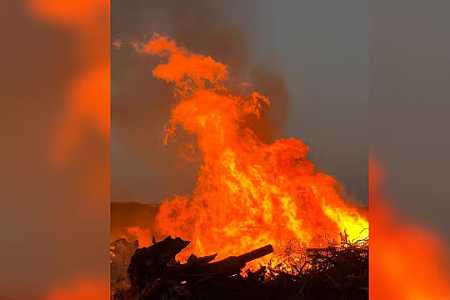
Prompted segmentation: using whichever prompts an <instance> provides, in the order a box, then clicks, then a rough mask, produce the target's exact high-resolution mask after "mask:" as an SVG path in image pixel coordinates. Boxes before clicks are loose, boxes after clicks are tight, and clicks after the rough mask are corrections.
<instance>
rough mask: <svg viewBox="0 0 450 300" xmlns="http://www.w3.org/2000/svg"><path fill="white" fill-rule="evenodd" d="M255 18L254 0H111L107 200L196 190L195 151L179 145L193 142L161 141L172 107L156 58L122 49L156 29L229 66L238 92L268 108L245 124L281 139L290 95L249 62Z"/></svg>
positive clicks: (268, 70)
mask: <svg viewBox="0 0 450 300" xmlns="http://www.w3.org/2000/svg"><path fill="white" fill-rule="evenodd" d="M254 13H255V2H254V1H246V2H242V1H226V2H219V1H182V2H180V1H143V0H137V1H133V2H130V1H119V0H115V1H112V6H111V20H112V40H113V41H115V45H116V47H114V48H113V49H112V69H111V71H112V73H111V80H112V124H113V126H112V147H113V149H112V160H111V161H112V165H111V167H112V171H111V172H112V201H130V200H135V199H144V201H146V202H155V201H161V200H163V199H164V198H167V197H169V196H172V195H173V194H174V193H175V194H186V193H189V192H190V191H191V190H192V188H193V186H194V181H195V177H196V176H195V174H196V172H197V168H198V157H197V156H196V152H195V149H192V148H189V147H186V146H182V145H186V144H188V145H193V144H194V143H193V141H192V140H191V139H192V138H191V137H188V136H183V135H181V136H178V137H177V138H178V139H182V140H183V143H177V142H174V143H171V144H170V145H168V146H164V145H163V143H162V141H163V135H164V127H165V125H166V122H167V120H168V118H169V111H170V108H171V107H172V106H173V104H174V103H173V100H172V94H171V91H170V90H169V88H168V87H167V86H166V85H165V84H164V83H161V82H158V81H156V80H153V79H152V78H151V75H150V73H151V70H152V68H153V66H154V65H155V64H156V63H157V61H156V60H155V59H154V58H148V57H143V56H141V55H139V54H137V53H135V50H134V49H133V47H130V46H127V45H129V43H130V42H143V41H146V40H148V38H149V37H151V35H152V34H153V33H154V32H159V33H161V34H164V35H168V36H170V37H172V38H174V39H175V40H176V41H177V42H178V43H179V44H180V45H183V46H186V47H188V48H189V49H190V50H192V51H193V52H195V53H201V54H206V55H211V56H212V57H215V58H216V59H217V60H218V61H221V62H223V63H225V64H227V65H229V66H230V70H232V72H233V74H232V76H230V77H231V78H235V80H236V82H230V85H232V86H234V88H235V89H236V90H238V91H240V90H241V91H242V92H245V91H247V90H259V91H261V92H262V93H264V94H265V95H266V96H268V97H269V98H270V99H271V101H272V106H271V108H270V110H268V111H267V112H266V113H264V114H263V119H262V121H261V120H256V119H249V120H248V122H249V123H250V124H251V127H252V128H253V129H254V130H255V132H256V133H257V134H258V135H259V136H260V137H261V138H262V139H263V140H264V141H267V142H270V141H272V140H273V139H274V138H275V137H277V136H278V135H279V134H280V131H281V128H282V126H283V121H284V120H285V119H286V112H287V104H288V92H287V89H286V85H285V84H284V78H283V76H282V75H281V73H280V72H279V69H278V68H277V67H276V65H275V66H273V65H270V64H265V63H261V62H260V61H259V62H257V61H256V59H255V58H254V57H255V55H254V53H255V48H254V47H255V46H254V45H253V42H252V41H253V39H252V36H253V35H254V31H255V28H254V25H255V24H253V23H252V22H253V21H254V19H255V18H254V17H252V15H253V14H254ZM238 82H248V86H242V85H238V84H237V83H238ZM180 154H181V155H180ZM186 157H189V158H191V162H187V161H186V160H185V158H186ZM192 161H194V163H192ZM129 197H133V198H132V199H130V198H129Z"/></svg>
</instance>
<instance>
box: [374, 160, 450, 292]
mask: <svg viewBox="0 0 450 300" xmlns="http://www.w3.org/2000/svg"><path fill="white" fill-rule="evenodd" d="M369 166H370V168H369V171H370V173H369V175H370V176H369V195H370V202H371V203H370V205H371V228H372V229H371V235H372V238H371V244H370V259H369V270H370V276H369V292H370V299H372V300H381V299H393V300H428V299H439V300H440V299H442V300H444V299H450V287H449V286H450V285H449V283H450V273H449V269H448V262H447V260H446V252H445V247H444V245H443V244H442V243H441V241H439V239H438V238H437V237H436V236H434V235H433V234H431V233H430V232H427V231H425V230H423V229H422V228H420V227H418V226H415V225H412V224H410V223H409V222H407V221H405V220H404V218H402V217H400V216H399V215H397V214H394V212H393V211H391V210H390V209H389V208H388V207H386V206H385V205H384V203H385V202H386V201H385V198H384V197H383V195H381V194H380V181H381V179H382V178H380V177H381V170H380V167H379V166H378V165H377V164H376V163H375V161H374V160H373V158H372V159H371V160H370V164H369ZM405 278H406V279H407V280H405Z"/></svg>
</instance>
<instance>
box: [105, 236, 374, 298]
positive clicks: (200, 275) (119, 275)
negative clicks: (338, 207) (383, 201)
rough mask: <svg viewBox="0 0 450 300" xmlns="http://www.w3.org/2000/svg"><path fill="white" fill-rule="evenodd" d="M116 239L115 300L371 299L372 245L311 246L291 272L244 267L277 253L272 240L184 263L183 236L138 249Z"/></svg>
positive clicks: (114, 265) (114, 266) (133, 245)
mask: <svg viewBox="0 0 450 300" xmlns="http://www.w3.org/2000/svg"><path fill="white" fill-rule="evenodd" d="M113 244H114V247H113V248H112V256H113V260H112V264H111V285H112V286H111V290H112V292H111V297H112V299H113V300H147V299H174V300H175V299H312V300H316V299H322V300H327V299H330V300H331V299H333V300H334V299H354V300H358V299H368V248H367V244H361V243H360V244H357V245H350V244H342V245H340V246H339V247H328V248H320V249H308V250H307V251H306V252H305V260H304V261H303V263H302V264H301V265H298V266H292V270H295V272H292V271H291V272H290V273H287V272H285V271H283V270H280V269H277V268H276V267H268V266H260V268H259V269H257V270H255V271H250V270H247V271H246V272H245V273H244V272H243V271H242V270H243V269H244V267H245V266H246V264H247V263H248V262H250V261H252V260H255V259H257V258H260V257H263V256H265V255H268V254H271V253H272V252H273V248H272V246H271V245H266V246H264V247H261V248H258V249H255V250H253V251H250V252H248V253H245V254H242V255H240V256H230V257H227V258H225V259H223V260H219V261H215V258H216V255H215V254H214V255H210V256H204V257H196V256H195V255H191V256H190V257H189V259H188V260H187V262H186V263H183V264H182V263H179V262H178V261H176V260H175V256H176V255H177V254H178V253H180V252H181V251H182V250H183V249H184V248H185V247H186V246H188V244H189V242H187V241H184V240H182V239H181V238H171V237H167V238H165V239H164V240H162V241H159V242H157V243H155V244H153V245H152V246H150V247H143V248H139V249H136V250H135V252H134V253H132V250H133V249H135V246H136V244H135V243H130V242H127V241H126V240H118V241H116V242H114V243H113ZM123 262H129V266H128V268H126V269H124V268H123V266H124V264H123Z"/></svg>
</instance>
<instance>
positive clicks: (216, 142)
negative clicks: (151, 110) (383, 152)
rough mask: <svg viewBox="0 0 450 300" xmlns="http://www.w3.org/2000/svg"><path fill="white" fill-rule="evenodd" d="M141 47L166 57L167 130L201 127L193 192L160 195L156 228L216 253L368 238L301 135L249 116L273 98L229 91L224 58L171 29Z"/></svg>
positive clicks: (159, 70) (196, 131) (161, 71)
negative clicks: (257, 125) (180, 39)
mask: <svg viewBox="0 0 450 300" xmlns="http://www.w3.org/2000/svg"><path fill="white" fill-rule="evenodd" d="M140 51H141V52H143V53H147V54H151V55H158V56H161V57H167V58H168V62H167V63H165V64H160V65H158V66H157V67H156V68H155V69H154V70H153V75H154V76H155V77H156V78H159V79H162V80H164V81H166V82H168V83H171V84H174V87H175V95H176V98H177V100H178V102H177V104H176V106H175V107H174V108H173V109H172V112H171V119H170V122H169V126H168V128H167V135H166V137H167V138H170V137H171V136H174V135H175V133H176V129H177V127H178V126H180V127H182V128H183V129H184V130H185V131H186V132H187V133H189V134H193V135H195V136H196V139H197V144H198V148H199V150H200V153H201V155H202V164H201V167H200V170H199V173H198V182H197V186H196V188H195V190H194V191H193V193H192V195H191V196H190V197H184V196H177V197H174V198H173V199H170V200H167V201H165V202H163V203H162V205H161V207H160V211H159V213H158V215H157V217H156V228H157V231H158V233H159V234H161V235H176V236H181V237H183V238H185V239H188V240H191V241H192V243H191V249H189V252H194V253H196V254H197V255H207V254H211V253H215V252H216V251H218V252H219V256H220V257H224V256H228V255H236V254H239V253H243V252H245V251H249V250H251V249H254V248H256V247H259V246H263V245H265V244H269V243H270V244H272V245H273V246H274V248H275V251H276V253H278V254H282V253H283V251H284V250H285V249H286V247H287V246H288V245H292V243H295V244H296V245H300V246H302V247H303V246H327V245H329V243H332V242H339V239H340V237H341V234H343V233H344V234H346V235H347V236H348V239H349V240H356V239H362V238H365V237H367V235H368V226H369V225H368V221H367V219H366V218H365V217H364V216H363V214H362V213H361V212H360V211H359V210H358V209H357V208H355V207H353V206H352V205H350V204H348V203H346V202H345V200H344V198H343V196H342V194H341V192H340V187H339V184H338V183H337V182H336V180H335V179H334V178H333V177H331V176H328V175H326V174H324V173H321V172H318V171H316V170H315V168H314V165H313V164H312V163H311V162H310V161H309V160H308V159H307V154H308V146H307V145H306V144H305V143H303V142H302V141H301V140H299V139H295V138H291V139H282V140H278V141H276V142H274V143H272V144H265V143H263V142H262V141H261V140H260V139H259V138H258V137H257V136H256V135H255V134H254V132H253V131H252V130H251V129H249V128H248V126H246V125H245V124H246V123H245V122H244V120H245V119H246V117H248V116H249V115H254V116H256V117H259V116H260V115H261V111H262V109H263V108H264V107H266V106H269V105H270V102H269V99H268V98H266V97H265V96H263V95H261V94H259V93H258V92H252V93H250V94H249V95H248V96H247V97H241V96H237V95H233V94H232V93H231V91H230V90H229V89H227V87H226V86H225V82H226V80H227V79H228V76H229V72H228V68H227V66H226V65H224V64H222V63H220V62H217V61H215V60H214V59H213V58H211V57H209V56H203V55H198V54H193V53H190V52H189V51H188V50H186V49H184V48H182V47H179V46H177V45H176V43H175V42H174V41H172V40H170V39H168V38H166V37H163V36H159V35H155V36H154V37H153V38H152V39H151V40H150V41H149V42H148V43H147V44H145V45H144V46H143V47H142V48H140ZM186 254H187V252H186ZM181 258H183V255H182V257H181Z"/></svg>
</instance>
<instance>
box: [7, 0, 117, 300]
mask: <svg viewBox="0 0 450 300" xmlns="http://www.w3.org/2000/svg"><path fill="white" fill-rule="evenodd" d="M0 19H1V20H2V26H0V31H1V36H2V46H1V47H0V49H1V50H0V51H1V55H0V65H1V68H0V86H1V88H0V99H1V100H2V101H1V103H2V112H3V114H2V117H1V118H0V119H1V121H0V122H1V126H0V128H1V131H2V134H1V136H2V138H1V139H2V141H1V147H0V149H1V159H2V163H1V165H2V168H1V171H0V174H1V175H0V176H1V195H2V208H1V209H0V224H1V226H0V228H1V229H0V230H1V232H0V236H1V238H0V240H1V255H0V265H1V271H0V299H2V300H3V299H21V300H23V299H30V300H34V299H51V300H59V299H65V300H66V299H108V298H109V295H108V293H109V292H108V272H109V146H108V145H109V2H108V1H106V0H77V1H75V0H74V1H72V0H68V1H58V0H6V1H1V3H0Z"/></svg>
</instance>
